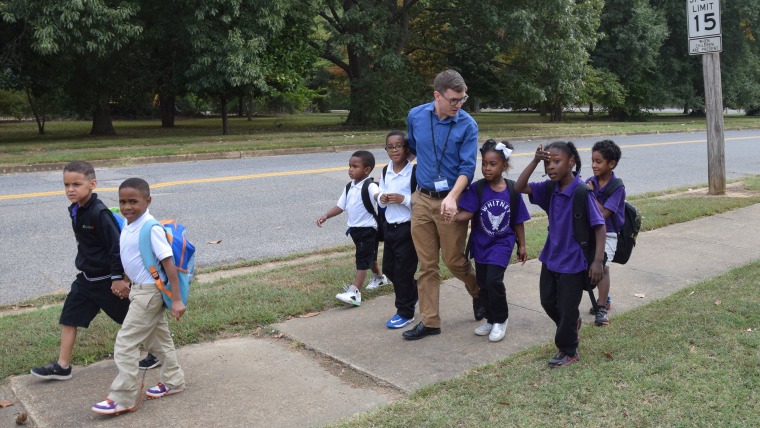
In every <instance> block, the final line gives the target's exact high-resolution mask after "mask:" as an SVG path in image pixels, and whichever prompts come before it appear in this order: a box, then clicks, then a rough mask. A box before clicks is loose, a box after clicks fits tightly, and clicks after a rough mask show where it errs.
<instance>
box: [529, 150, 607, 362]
mask: <svg viewBox="0 0 760 428" xmlns="http://www.w3.org/2000/svg"><path fill="white" fill-rule="evenodd" d="M540 162H543V163H544V169H545V171H546V175H548V176H549V180H547V181H543V182H536V183H530V184H528V179H529V178H530V176H531V174H533V171H534V170H535V169H536V167H537V166H538V164H539V163H540ZM573 169H575V173H573ZM580 169H581V158H580V156H579V155H578V150H577V149H576V148H575V145H574V144H573V143H571V142H564V141H557V142H554V143H551V144H549V145H548V146H547V147H546V149H544V148H543V147H542V146H541V145H539V146H538V149H536V155H535V156H534V158H533V160H532V161H531V162H530V164H528V166H527V167H526V168H525V170H524V171H523V172H522V174H520V178H518V179H517V183H516V184H515V189H516V190H517V191H518V192H521V193H527V194H528V195H529V197H530V201H531V202H532V203H534V204H536V205H538V206H539V207H541V208H542V209H543V210H544V211H546V214H547V216H548V220H549V233H548V236H547V237H546V244H545V245H544V248H543V250H541V255H540V256H539V257H538V259H539V260H540V261H541V262H542V263H543V265H542V267H541V279H540V280H539V292H540V295H541V306H542V307H543V308H544V310H545V311H546V314H547V315H549V317H550V318H551V319H552V320H553V321H554V323H555V324H556V325H557V331H556V333H555V335H554V343H555V344H556V345H557V348H559V352H558V353H557V355H556V356H555V357H554V358H552V359H551V360H549V367H550V368H558V367H564V366H567V365H569V364H572V363H574V362H576V361H578V360H579V359H580V356H579V355H578V343H579V337H578V330H579V329H580V325H581V319H580V312H579V310H578V305H579V304H580V302H581V297H583V291H584V290H585V289H586V284H587V282H589V281H590V283H591V284H597V283H598V282H599V281H600V280H601V279H602V275H603V274H604V269H603V267H602V260H603V258H604V240H605V230H604V217H602V214H601V212H600V211H599V207H597V205H596V199H595V198H594V195H593V194H592V193H591V192H589V195H588V201H587V206H588V217H589V224H590V226H592V227H593V228H594V237H595V239H596V252H595V255H594V260H593V261H592V262H591V263H587V261H586V258H585V256H584V253H583V249H582V248H581V246H580V244H578V242H576V240H575V235H574V233H573V195H574V192H575V189H577V188H578V186H585V184H583V180H581V178H580V177H579V176H578V172H579V171H580ZM549 181H551V182H554V192H553V194H551V195H547V185H548V184H549Z"/></svg>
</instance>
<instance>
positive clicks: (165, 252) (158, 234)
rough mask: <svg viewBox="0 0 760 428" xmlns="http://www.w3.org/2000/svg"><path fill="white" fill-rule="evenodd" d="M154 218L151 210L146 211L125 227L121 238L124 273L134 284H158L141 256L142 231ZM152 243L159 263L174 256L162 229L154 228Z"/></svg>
mask: <svg viewBox="0 0 760 428" xmlns="http://www.w3.org/2000/svg"><path fill="white" fill-rule="evenodd" d="M152 218H153V216H152V215H150V210H146V211H145V213H144V214H143V215H141V216H140V218H138V219H137V220H135V221H133V222H132V223H130V224H126V225H124V229H122V231H121V237H120V238H119V249H120V253H121V264H122V266H124V273H126V274H127V276H128V277H129V279H130V280H132V283H133V284H153V283H155V282H156V281H155V280H154V279H153V277H152V276H151V274H150V272H148V269H145V264H143V261H142V257H141V256H140V229H142V226H143V224H145V222H146V221H148V220H149V219H152ZM150 243H151V247H152V248H153V254H155V255H156V257H157V258H158V260H159V262H160V261H161V260H163V259H165V258H167V257H171V256H172V247H171V246H170V245H169V241H167V240H166V233H165V232H164V231H163V229H162V228H158V227H154V228H152V229H151V231H150Z"/></svg>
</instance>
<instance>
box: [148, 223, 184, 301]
mask: <svg viewBox="0 0 760 428" xmlns="http://www.w3.org/2000/svg"><path fill="white" fill-rule="evenodd" d="M154 227H161V228H162V229H163V230H164V233H166V240H167V241H169V245H170V246H171V247H172V256H173V259H174V266H176V267H177V277H178V278H179V284H170V283H169V281H168V279H167V277H166V273H165V272H164V271H163V268H162V267H161V262H160V261H159V260H158V259H157V258H156V256H155V254H153V247H152V245H151V243H150V231H151V229H153V228H154ZM185 232H186V230H185V226H184V225H182V224H179V223H175V222H174V220H162V221H161V222H160V223H159V222H158V221H157V220H156V219H150V220H148V221H147V222H145V224H144V225H143V226H142V228H141V229H140V240H139V242H140V244H139V245H140V256H141V257H142V259H143V264H144V265H145V268H146V269H148V272H150V274H151V275H152V276H153V279H154V280H155V281H156V287H158V289H159V290H161V296H162V297H163V298H164V305H165V306H166V308H167V309H169V310H171V308H172V293H174V292H177V291H178V292H179V293H180V295H181V297H182V303H184V304H185V305H187V296H188V293H189V292H190V282H192V280H193V275H194V274H195V246H194V245H193V244H191V243H190V241H188V240H187V236H186V233H185ZM177 285H178V287H176V286H177Z"/></svg>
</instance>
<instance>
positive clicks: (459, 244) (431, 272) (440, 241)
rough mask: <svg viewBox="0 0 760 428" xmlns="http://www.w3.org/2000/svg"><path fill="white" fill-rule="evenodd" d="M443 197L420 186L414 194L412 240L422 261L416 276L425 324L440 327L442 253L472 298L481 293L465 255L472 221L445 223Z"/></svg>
mask: <svg viewBox="0 0 760 428" xmlns="http://www.w3.org/2000/svg"><path fill="white" fill-rule="evenodd" d="M442 201H443V199H434V198H431V197H430V196H428V195H425V194H423V193H420V191H419V190H418V191H416V192H414V194H412V240H413V241H414V248H415V249H416V250H417V258H419V261H420V276H419V279H418V280H417V290H418V293H419V302H420V313H421V314H422V322H423V323H424V324H425V327H431V328H440V327H441V317H440V315H439V313H438V303H439V296H440V288H441V275H440V268H439V266H438V260H439V254H440V255H442V256H443V263H444V264H446V267H447V268H448V269H449V271H450V272H451V273H452V274H453V275H454V276H455V277H456V278H457V279H459V280H460V281H462V282H464V285H465V288H467V292H468V293H470V296H472V298H473V299H476V298H477V297H478V284H477V282H476V279H475V270H474V269H473V267H472V265H471V264H470V261H469V260H467V258H466V257H465V255H464V250H465V246H466V244H467V225H468V224H469V223H468V222H453V223H449V224H446V223H444V222H443V219H442V218H441V202H442Z"/></svg>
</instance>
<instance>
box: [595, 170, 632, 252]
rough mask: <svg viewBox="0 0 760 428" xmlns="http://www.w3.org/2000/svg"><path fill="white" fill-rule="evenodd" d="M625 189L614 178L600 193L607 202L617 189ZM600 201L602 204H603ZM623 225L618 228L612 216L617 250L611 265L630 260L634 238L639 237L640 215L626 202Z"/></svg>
mask: <svg viewBox="0 0 760 428" xmlns="http://www.w3.org/2000/svg"><path fill="white" fill-rule="evenodd" d="M621 187H625V185H624V184H623V180H621V179H619V178H615V180H613V181H611V182H610V183H608V184H607V187H606V188H605V189H604V192H602V198H604V201H607V199H609V197H610V196H612V194H613V193H614V192H615V191H616V190H617V189H619V188H621ZM604 201H602V204H604ZM623 214H624V215H623V218H624V221H623V224H622V225H621V226H618V224H617V218H616V217H617V216H612V225H613V227H614V228H615V233H617V248H616V249H615V257H613V258H612V262H613V263H619V264H621V265H624V264H626V263H627V262H628V259H629V258H631V253H632V252H633V247H635V246H636V238H637V237H638V236H639V230H640V229H641V214H640V213H639V210H638V209H637V208H636V207H634V206H633V205H631V204H629V203H628V202H626V203H625V208H624V213H623Z"/></svg>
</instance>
